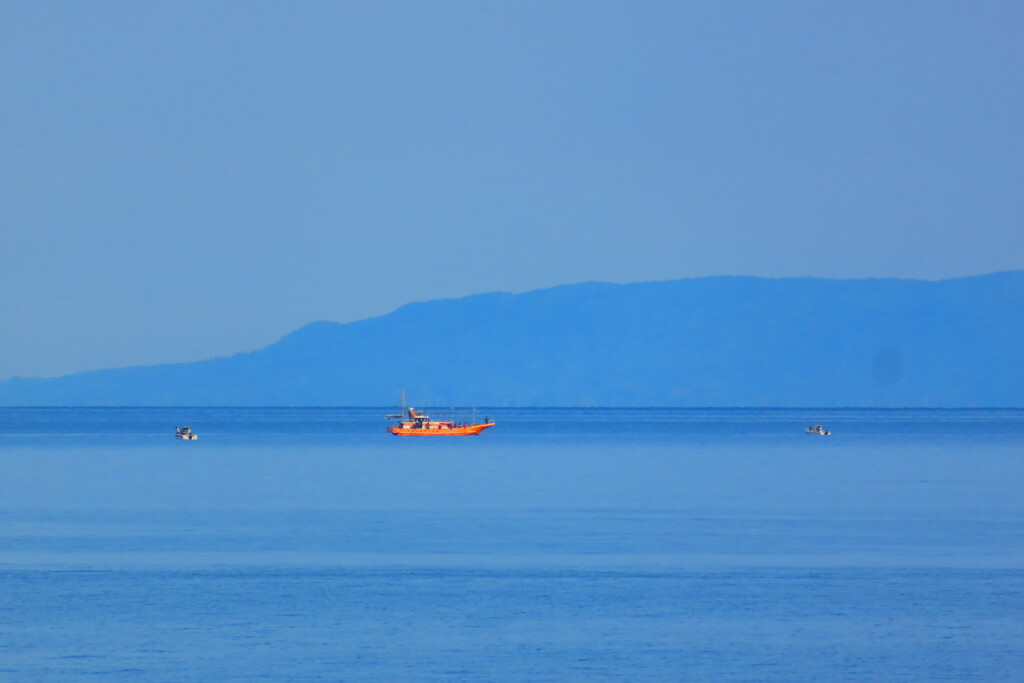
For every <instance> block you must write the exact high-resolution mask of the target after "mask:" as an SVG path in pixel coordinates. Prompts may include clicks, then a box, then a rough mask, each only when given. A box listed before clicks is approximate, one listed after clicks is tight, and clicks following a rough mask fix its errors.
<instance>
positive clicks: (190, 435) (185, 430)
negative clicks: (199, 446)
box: [174, 427, 199, 441]
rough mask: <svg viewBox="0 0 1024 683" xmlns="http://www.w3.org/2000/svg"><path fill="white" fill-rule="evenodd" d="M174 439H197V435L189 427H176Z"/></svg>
mask: <svg viewBox="0 0 1024 683" xmlns="http://www.w3.org/2000/svg"><path fill="white" fill-rule="evenodd" d="M174 438H175V439H183V440H184V441H197V440H198V439H199V435H198V434H196V433H195V432H193V431H192V428H191V427H178V428H177V429H176V430H174Z"/></svg>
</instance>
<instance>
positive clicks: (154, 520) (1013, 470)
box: [0, 408, 1024, 681]
mask: <svg viewBox="0 0 1024 683" xmlns="http://www.w3.org/2000/svg"><path fill="white" fill-rule="evenodd" d="M385 412H388V411H387V410H385V409H192V408H188V409H184V408H183V409H172V408H168V409H142V408H128V409H70V408H69V409H27V408H20V409H2V410H0V438H2V441H0V468H2V471H3V472H4V475H3V477H0V581H2V584H3V586H4V590H3V591H0V614H2V615H4V616H3V619H2V620H0V678H9V679H10V680H69V679H83V678H89V677H93V678H95V679H98V680H100V679H101V680H152V681H166V680H195V681H209V680H252V679H257V678H259V679H261V680H272V681H277V680H279V681H294V680H481V681H483V680H551V681H565V680H579V681H591V680H665V681H668V680H780V681H781V680H786V681H793V680H808V681H810V680H816V681H818V680H851V681H852V680H858V681H861V680H885V681H892V680H904V681H922V680H965V681H966V680H990V681H991V680H1006V681H1010V680H1020V678H1021V677H1022V676H1024V664H1022V662H1024V645H1022V643H1024V626H1022V623H1024V622H1022V618H1021V617H1022V616H1024V542H1022V541H1024V500H1022V499H1024V497H1022V496H1020V490H1021V489H1022V488H1024V486H1022V484H1024V448H1022V446H1024V410H969V411H966V410H965V411H959V410H929V411H920V410H818V411H809V410H756V409H733V410H600V409H592V410H577V409H545V410H538V409H516V410H509V409H505V410H495V409H487V411H486V415H487V416H488V417H490V418H492V419H495V420H497V422H498V425H497V426H496V427H495V428H493V429H492V430H490V431H489V432H487V433H485V434H484V435H483V436H481V437H475V438H447V439H415V438H398V437H392V436H389V435H387V434H385V432H384V427H385V420H384V419H383V414H384V413H385ZM444 412H445V411H443V410H435V411H433V414H434V415H435V416H436V417H444ZM484 414H485V412H484V411H480V413H479V414H478V415H479V416H480V417H483V415H484ZM813 423H823V424H825V425H826V427H828V428H829V429H831V430H832V431H833V436H831V437H827V438H823V437H812V436H808V435H805V434H804V433H803V429H804V428H805V427H807V426H808V425H810V424H813ZM181 424H189V425H191V426H192V427H193V429H194V430H195V431H196V432H197V433H198V434H199V435H200V440H199V441H197V442H178V441H175V440H174V439H173V436H172V435H173V431H174V427H176V426H179V425H181Z"/></svg>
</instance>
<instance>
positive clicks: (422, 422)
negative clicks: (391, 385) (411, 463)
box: [388, 391, 495, 436]
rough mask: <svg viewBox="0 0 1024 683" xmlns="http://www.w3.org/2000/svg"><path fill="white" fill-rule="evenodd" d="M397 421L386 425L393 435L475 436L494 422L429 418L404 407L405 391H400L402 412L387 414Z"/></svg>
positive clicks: (413, 409)
mask: <svg viewBox="0 0 1024 683" xmlns="http://www.w3.org/2000/svg"><path fill="white" fill-rule="evenodd" d="M388 418H391V419H394V418H397V419H398V420H399V423H398V424H397V425H393V426H391V427H388V431H389V432H391V433H392V434H394V435H395V436H476V435H477V434H479V433H480V432H482V431H484V430H485V429H487V428H488V427H493V426H494V424H495V423H493V422H491V421H489V420H488V419H487V418H484V421H483V422H477V421H476V420H474V421H473V422H472V423H466V422H455V421H454V420H431V419H430V417H429V416H428V415H423V414H422V413H417V412H416V409H415V408H406V407H405V392H404V391H403V392H402V412H401V414H398V415H388Z"/></svg>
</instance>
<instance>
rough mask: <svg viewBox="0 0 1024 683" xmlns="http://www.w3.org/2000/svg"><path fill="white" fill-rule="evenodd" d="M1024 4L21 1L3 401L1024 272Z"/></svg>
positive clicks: (1, 73)
mask: <svg viewBox="0 0 1024 683" xmlns="http://www.w3.org/2000/svg"><path fill="white" fill-rule="evenodd" d="M1022 34H1024V5H1022V4H1021V3H1018V2H971V3H967V2H907V3H893V2H827V3H823V2H706V3H705V2H692V3H683V2H640V3H622V2H598V1H595V0H587V1H585V2H559V3H551V2H523V1H516V2H443V1H439V2H430V3H421V2H378V1H375V2H347V3H342V2H320V3H315V2H313V3H301V4H295V3H284V2H275V3H270V2H216V3H207V2H145V3H140V2H115V3H111V2H90V3H74V2H5V3H3V4H2V5H0V101H2V102H3V106H2V107H0V238H2V239H0V247H2V249H3V254H4V258H3V262H2V263H3V265H2V268H0V321H2V325H0V378H5V377H9V376H12V375H57V374H63V373H66V372H72V371H78V370H86V369H93V368H101V367H116V366H123V365H135V364H143V363H146V364H148V363H157V362H167V361H187V360H197V359H200V358H207V357H212V356H217V355H226V354H230V353H234V352H237V351H242V350H247V349H252V348H257V347H261V346H263V345H265V344H267V343H269V342H271V341H274V340H275V339H277V338H279V337H280V336H282V335H284V334H285V333H287V332H289V331H291V330H292V329H294V328H296V327H299V326H301V325H303V324H305V323H307V322H310V321H312V320H320V319H327V320H338V321H348V320H355V319H360V318H364V317H368V316H373V315H380V314H383V313H386V312H388V311H390V310H392V309H394V308H396V307H397V306H400V305H401V304H403V303H406V302H409V301H415V300H425V299H434V298H441V297H454V296H463V295H468V294H473V293H478V292H484V291H494V290H506V291H525V290H529V289H536V288H540V287H547V286H552V285H556V284H562V283H572V282H579V281H585V280H606V281H613V282H633V281H641V280H664V279H674V278H681V277H699V276H706V275H721V274H737V275H759V276H773V277H783V276H824V277H837V278H850V277H910V278H926V279H938V278H946V277H957V276H965V275H974V274H981V273H988V272H993V271H999V270H1010V269H1019V268H1024V230H1022V225H1021V217H1022V204H1024V193H1022V191H1021V187H1022V182H1021V181H1022V178H1024V174H1022V170H1024V168H1022V167H1024V144H1022V143H1024V135H1022V133H1024V124H1022V118H1021V113H1022V111H1024V107H1022V105H1024V68H1022V67H1024V48H1022V41H1021V40H1020V36H1021V35H1022Z"/></svg>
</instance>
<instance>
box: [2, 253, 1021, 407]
mask: <svg viewBox="0 0 1024 683" xmlns="http://www.w3.org/2000/svg"><path fill="white" fill-rule="evenodd" d="M403 388H405V389H407V390H408V391H409V392H410V398H411V399H412V400H414V401H415V403H416V404H418V405H445V406H447V405H493V406H510V405H517V406H558V405H564V406H570V405H573V406H587V405H595V406H596V405H601V406H822V407H824V406H934V407H951V406H964V407H970V406H1007V407H1009V406H1024V271H1014V272H1008V273H996V274H992V275H985V276H979V277H970V278H959V279H954V280H944V281H939V282H925V281H917V280H826V279H814V278H794V279H765V278H752V277H711V278H699V279H684V280H675V281H670V282H649V283H638V284H629V285H615V284H605V283H583V284H577V285H566V286H561V287H555V288H552V289H546V290H539V291H534V292H527V293H524V294H515V295H514V294H504V293H495V294H481V295H476V296H470V297H466V298H462V299H450V300H439V301H428V302H423V303H415V304H409V305H407V306H404V307H402V308H400V309H398V310H396V311H394V312H393V313H390V314H388V315H385V316H381V317H378V318H372V319H368V320H363V321H359V322H354V323H348V324H340V323H332V322H316V323H312V324H310V325H307V326H305V327H303V328H301V329H299V330H297V331H295V332H293V333H292V334H289V335H288V336H286V337H284V338H283V339H281V340H280V341H278V342H276V343H274V344H271V345H270V346H268V347H266V348H264V349H261V350H259V351H253V352H249V353H241V354H238V355H235V356H231V357H227V358H218V359H214V360H207V361H201V362H196V363H182V364H174V365H159V366H149V367H133V368H123V369H116V370H101V371H95V372H86V373H80V374H75V375H69V376H67V377H60V378H52V379H39V378H14V379H11V380H8V381H6V382H3V383H0V405H120V406H130V405H147V406H158V405H205V406H218V405H234V406H246V405H267V406H270V405H273V406H342V405H391V404H394V403H396V402H397V400H398V397H399V391H400V390H401V389H403Z"/></svg>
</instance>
